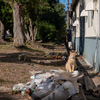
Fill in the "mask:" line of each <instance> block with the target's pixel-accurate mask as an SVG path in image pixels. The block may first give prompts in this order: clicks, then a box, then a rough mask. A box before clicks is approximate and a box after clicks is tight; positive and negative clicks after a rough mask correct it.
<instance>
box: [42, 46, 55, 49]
mask: <svg viewBox="0 0 100 100" xmlns="http://www.w3.org/2000/svg"><path fill="white" fill-rule="evenodd" d="M42 46H43V47H44V48H47V49H55V47H54V46H52V45H42Z"/></svg>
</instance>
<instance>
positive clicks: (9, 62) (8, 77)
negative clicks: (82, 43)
mask: <svg viewBox="0 0 100 100" xmlns="http://www.w3.org/2000/svg"><path fill="white" fill-rule="evenodd" d="M50 52H57V53H58V52H60V53H65V52H66V49H65V47H64V45H55V44H53V43H40V42H37V43H34V44H33V45H27V46H25V47H24V48H16V47H14V46H13V43H12V42H9V43H7V42H5V43H0V100H29V99H28V97H27V95H26V96H22V95H20V94H14V95H12V92H11V88H12V86H13V85H15V84H18V83H26V82H28V81H30V76H31V75H32V74H31V73H30V71H32V70H35V71H41V70H50V69H59V68H61V69H65V61H64V60H63V59H57V58H52V57H51V56H45V55H48V53H50ZM22 53H24V54H27V55H28V56H29V57H30V58H31V61H19V59H18V57H19V55H20V54H22ZM5 87H6V88H8V90H6V89H5Z"/></svg>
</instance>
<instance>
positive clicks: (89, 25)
mask: <svg viewBox="0 0 100 100" xmlns="http://www.w3.org/2000/svg"><path fill="white" fill-rule="evenodd" d="M93 19H94V11H88V27H91V26H93Z"/></svg>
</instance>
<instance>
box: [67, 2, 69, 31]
mask: <svg viewBox="0 0 100 100" xmlns="http://www.w3.org/2000/svg"><path fill="white" fill-rule="evenodd" d="M67 30H69V0H67Z"/></svg>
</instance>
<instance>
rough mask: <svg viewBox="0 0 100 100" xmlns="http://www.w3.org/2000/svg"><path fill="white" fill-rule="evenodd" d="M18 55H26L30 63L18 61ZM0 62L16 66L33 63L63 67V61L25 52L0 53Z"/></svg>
mask: <svg viewBox="0 0 100 100" xmlns="http://www.w3.org/2000/svg"><path fill="white" fill-rule="evenodd" d="M20 54H26V55H28V56H29V57H30V59H31V61H19V59H18V57H19V55H20ZM38 61H40V63H38ZM0 62H1V63H2V62H6V63H16V64H23V63H35V64H39V65H44V66H56V67H57V66H63V65H65V61H64V60H62V59H53V58H48V57H44V56H39V55H33V54H31V53H26V52H18V53H9V54H5V53H0Z"/></svg>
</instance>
